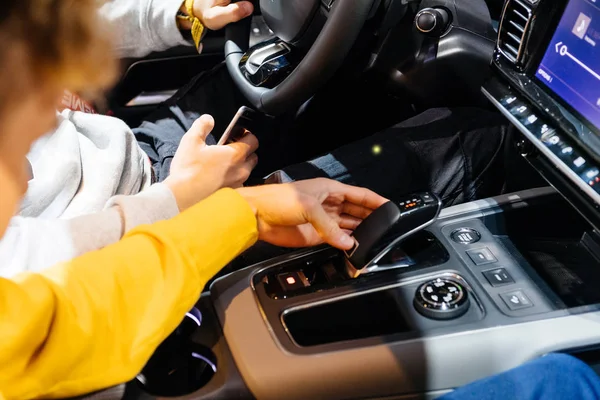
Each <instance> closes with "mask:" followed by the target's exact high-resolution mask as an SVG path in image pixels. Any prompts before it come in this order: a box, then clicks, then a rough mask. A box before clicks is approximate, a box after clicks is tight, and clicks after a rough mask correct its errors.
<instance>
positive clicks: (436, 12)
mask: <svg viewBox="0 0 600 400" xmlns="http://www.w3.org/2000/svg"><path fill="white" fill-rule="evenodd" d="M449 25H450V13H449V12H448V11H447V10H446V9H444V8H438V7H436V8H424V9H422V10H421V11H419V12H418V13H417V15H416V17H415V26H416V28H417V29H418V30H419V32H421V33H424V34H426V35H428V36H434V37H440V36H442V35H443V34H444V32H446V30H447V29H448V26H449Z"/></svg>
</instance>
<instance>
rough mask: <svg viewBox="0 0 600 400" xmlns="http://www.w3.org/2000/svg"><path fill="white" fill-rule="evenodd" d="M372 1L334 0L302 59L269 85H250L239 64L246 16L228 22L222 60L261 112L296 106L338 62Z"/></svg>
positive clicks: (244, 44) (244, 45)
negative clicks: (291, 69)
mask: <svg viewBox="0 0 600 400" xmlns="http://www.w3.org/2000/svg"><path fill="white" fill-rule="evenodd" d="M269 1H272V0H269ZM280 1H288V0H280ZM374 1H375V0H337V1H336V2H335V3H334V5H333V7H332V9H331V10H330V12H329V17H328V19H327V22H326V23H325V26H324V27H323V29H322V30H321V32H320V34H319V36H318V37H317V39H316V40H315V42H314V43H313V45H312V47H311V48H310V50H309V51H308V52H307V53H306V55H305V57H304V59H303V60H302V61H301V62H300V63H299V64H298V66H297V67H296V68H295V69H294V71H293V72H291V73H290V75H289V76H288V77H287V78H286V79H285V80H284V81H283V82H281V83H280V84H279V85H277V86H276V87H274V88H273V89H268V88H264V87H257V86H254V85H252V84H251V83H250V82H248V80H247V79H246V78H245V77H244V75H243V74H242V72H241V70H240V68H239V64H240V60H241V59H242V56H243V55H244V53H245V51H246V50H247V49H248V43H249V40H250V22H251V21H250V18H246V19H245V20H242V21H240V22H238V23H235V24H230V25H228V26H227V28H226V42H225V62H226V65H227V69H228V71H229V73H230V75H231V77H232V79H233V81H234V82H235V84H236V85H237V87H238V88H239V89H240V91H241V92H242V94H243V95H244V96H245V97H246V99H247V100H248V101H249V102H250V103H251V104H252V105H253V106H254V107H255V108H257V109H258V110H260V111H262V112H263V113H265V114H269V115H274V116H275V115H280V114H283V113H284V112H286V111H287V110H290V109H292V108H294V107H298V106H300V105H301V104H303V103H304V102H305V101H307V100H308V99H309V98H310V97H311V96H312V95H313V94H314V93H316V92H317V90H318V89H319V88H321V87H322V86H323V85H324V84H325V83H326V82H327V81H328V80H329V79H331V77H333V75H334V74H335V72H336V71H337V70H338V69H339V67H340V66H341V65H342V63H343V62H344V59H345V58H346V56H347V55H348V53H349V52H350V49H351V48H352V46H353V45H354V42H355V41H356V39H357V37H358V35H359V33H360V31H361V29H362V27H363V25H364V23H365V21H366V20H367V17H368V15H369V12H370V10H371V7H372V5H373V3H374ZM275 35H277V32H275ZM340 38H343V40H340Z"/></svg>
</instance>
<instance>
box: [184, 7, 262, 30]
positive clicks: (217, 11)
mask: <svg viewBox="0 0 600 400" xmlns="http://www.w3.org/2000/svg"><path fill="white" fill-rule="evenodd" d="M253 12H254V6H253V5H252V3H251V2H250V1H240V2H237V3H232V2H231V0H195V1H194V15H195V16H196V17H197V18H199V19H200V21H202V23H203V24H204V27H206V28H207V29H210V30H211V31H216V30H219V29H221V28H223V27H225V26H226V25H228V24H231V23H233V22H238V21H240V20H242V19H244V18H246V17H248V16H250V15H252V13H253Z"/></svg>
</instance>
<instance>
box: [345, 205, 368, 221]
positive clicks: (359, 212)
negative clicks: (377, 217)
mask: <svg viewBox="0 0 600 400" xmlns="http://www.w3.org/2000/svg"><path fill="white" fill-rule="evenodd" d="M372 212H373V209H371V208H368V207H363V206H359V205H356V204H354V203H349V202H344V204H343V205H342V214H348V215H351V216H353V217H356V218H360V219H365V218H367V217H368V216H369V215H371V213H372Z"/></svg>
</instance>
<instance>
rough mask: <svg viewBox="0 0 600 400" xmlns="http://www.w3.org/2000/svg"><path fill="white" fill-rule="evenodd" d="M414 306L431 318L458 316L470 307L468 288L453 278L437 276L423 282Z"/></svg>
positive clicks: (443, 318) (444, 318) (442, 318)
mask: <svg viewBox="0 0 600 400" xmlns="http://www.w3.org/2000/svg"><path fill="white" fill-rule="evenodd" d="M413 303H414V306H415V308H416V309H417V311H418V312H419V313H421V314H422V315H423V316H425V317H427V318H431V319H440V320H446V319H453V318H458V317H460V316H461V315H463V314H464V313H466V312H467V310H468V309H469V304H470V301H469V297H468V293H467V291H466V289H465V288H464V287H463V286H462V285H461V284H460V283H458V282H456V281H455V280H452V279H446V278H436V279H433V280H431V281H428V282H425V283H423V284H422V285H421V286H419V288H418V289H417V292H416V293H415V299H414V302H413Z"/></svg>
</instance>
